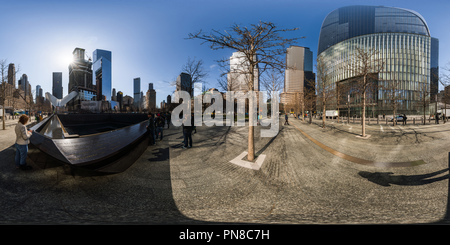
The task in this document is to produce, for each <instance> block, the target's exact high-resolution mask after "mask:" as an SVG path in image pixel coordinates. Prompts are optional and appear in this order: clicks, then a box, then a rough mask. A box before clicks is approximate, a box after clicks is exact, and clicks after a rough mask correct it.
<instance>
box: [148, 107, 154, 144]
mask: <svg viewBox="0 0 450 245" xmlns="http://www.w3.org/2000/svg"><path fill="white" fill-rule="evenodd" d="M147 132H148V134H149V138H150V140H149V145H154V144H156V139H155V118H154V117H153V113H148V124H147Z"/></svg>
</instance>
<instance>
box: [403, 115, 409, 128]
mask: <svg viewBox="0 0 450 245" xmlns="http://www.w3.org/2000/svg"><path fill="white" fill-rule="evenodd" d="M406 119H408V118H407V117H406V114H403V125H406Z"/></svg>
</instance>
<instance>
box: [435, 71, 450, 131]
mask: <svg viewBox="0 0 450 245" xmlns="http://www.w3.org/2000/svg"><path fill="white" fill-rule="evenodd" d="M443 69H444V71H445V73H443V74H441V75H440V77H439V78H438V79H439V82H440V83H441V85H442V86H443V87H444V94H443V96H444V97H443V98H442V101H443V102H444V112H445V113H443V116H444V118H443V120H444V123H445V122H446V121H447V117H448V116H449V115H447V104H448V103H449V101H450V93H449V92H450V89H446V88H447V87H448V88H450V87H449V86H450V74H449V72H450V63H448V64H447V65H446V66H444V67H443Z"/></svg>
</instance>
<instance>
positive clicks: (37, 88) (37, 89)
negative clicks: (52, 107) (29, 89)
mask: <svg viewBox="0 0 450 245" xmlns="http://www.w3.org/2000/svg"><path fill="white" fill-rule="evenodd" d="M39 91H40V93H41V94H39ZM41 96H42V89H41V85H36V98H39V97H41Z"/></svg>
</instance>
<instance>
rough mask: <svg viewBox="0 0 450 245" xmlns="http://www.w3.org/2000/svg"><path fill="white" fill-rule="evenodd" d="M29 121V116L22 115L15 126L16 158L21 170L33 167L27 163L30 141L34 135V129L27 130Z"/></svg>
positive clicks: (17, 165)
mask: <svg viewBox="0 0 450 245" xmlns="http://www.w3.org/2000/svg"><path fill="white" fill-rule="evenodd" d="M27 123H28V116H27V115H22V116H20V118H19V122H18V123H17V125H16V127H15V129H14V130H15V133H16V142H15V146H16V156H15V158H14V161H15V164H16V167H17V168H19V169H21V170H29V169H32V167H31V166H29V165H27V162H26V160H27V155H28V143H29V142H30V140H29V139H30V137H31V135H32V130H27V127H26V126H25V125H26V124H27Z"/></svg>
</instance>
